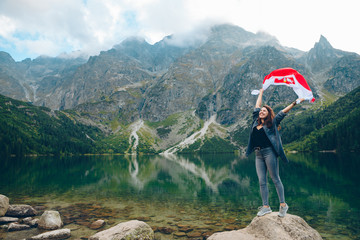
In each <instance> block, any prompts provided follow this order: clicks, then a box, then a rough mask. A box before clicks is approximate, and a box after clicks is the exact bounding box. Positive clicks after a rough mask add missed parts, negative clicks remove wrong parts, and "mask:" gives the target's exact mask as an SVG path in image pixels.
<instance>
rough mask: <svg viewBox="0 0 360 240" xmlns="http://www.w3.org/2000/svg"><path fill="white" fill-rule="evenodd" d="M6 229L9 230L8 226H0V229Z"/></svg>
mask: <svg viewBox="0 0 360 240" xmlns="http://www.w3.org/2000/svg"><path fill="white" fill-rule="evenodd" d="M8 228H9V225H0V229H8ZM0 239H1V238H0Z"/></svg>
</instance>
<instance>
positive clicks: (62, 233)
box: [26, 228, 71, 240]
mask: <svg viewBox="0 0 360 240" xmlns="http://www.w3.org/2000/svg"><path fill="white" fill-rule="evenodd" d="M69 237H71V232H70V229H67V228H64V229H58V230H54V231H50V232H45V233H42V234H39V235H36V236H34V237H31V238H27V239H26V240H52V239H54V240H55V239H56V240H58V239H66V238H69Z"/></svg>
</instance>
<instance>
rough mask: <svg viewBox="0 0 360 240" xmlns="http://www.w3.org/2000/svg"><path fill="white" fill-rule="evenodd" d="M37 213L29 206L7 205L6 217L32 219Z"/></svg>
mask: <svg viewBox="0 0 360 240" xmlns="http://www.w3.org/2000/svg"><path fill="white" fill-rule="evenodd" d="M36 214H37V211H36V210H35V209H34V208H33V207H32V206H30V205H17V204H15V205H9V208H8V210H7V212H6V214H5V215H6V216H9V217H32V216H35V215H36Z"/></svg>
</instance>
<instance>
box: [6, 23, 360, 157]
mask: <svg viewBox="0 0 360 240" xmlns="http://www.w3.org/2000/svg"><path fill="white" fill-rule="evenodd" d="M187 42H188V44H178V43H177V41H176V36H168V37H165V38H164V39H163V40H161V41H160V42H158V43H155V44H153V45H151V44H149V43H147V42H146V41H145V40H144V39H141V38H138V37H132V38H128V39H126V40H124V41H123V42H121V43H120V44H118V45H116V46H114V47H113V48H112V49H110V50H108V51H103V52H101V53H100V54H99V55H97V56H91V57H90V58H88V59H84V58H63V57H56V58H51V57H44V56H41V57H38V58H36V59H34V60H31V59H25V60H23V61H21V62H15V61H14V60H13V59H12V57H11V56H10V55H9V54H8V53H5V52H0V84H1V88H0V94H2V95H5V96H7V97H11V98H14V99H17V100H21V101H25V102H31V103H32V104H33V105H35V106H42V107H47V108H49V109H51V111H58V110H59V111H63V112H65V113H67V114H68V115H69V116H71V118H72V119H73V120H74V121H76V122H78V123H81V124H84V125H87V126H92V127H96V128H98V129H100V130H101V131H102V132H103V133H104V135H105V137H104V138H103V139H102V140H101V141H102V142H104V139H107V140H105V142H107V144H110V142H112V145H111V144H110V145H109V146H108V150H109V151H110V152H111V151H115V152H117V151H118V150H116V149H127V150H126V151H130V149H131V146H133V145H134V144H135V143H136V147H137V151H142V152H162V151H166V150H167V149H169V148H171V147H174V146H175V147H176V151H187V150H191V151H200V152H201V149H203V148H204V146H212V147H207V148H206V149H209V148H213V147H214V146H215V145H219V146H220V145H221V146H223V145H222V144H225V145H226V146H227V147H223V149H229V151H232V150H233V149H236V148H239V147H243V146H244V142H245V140H244V139H246V135H247V134H248V132H247V131H246V129H247V125H248V123H249V117H250V115H251V111H252V108H253V106H254V104H255V100H256V96H252V95H251V94H250V92H251V90H253V89H259V88H260V87H261V84H262V79H263V78H264V77H265V76H266V75H267V74H269V73H270V72H271V71H272V70H275V69H277V68H284V67H291V68H294V69H296V70H298V71H299V72H300V73H301V74H302V75H303V76H304V77H305V78H306V79H307V81H308V83H309V85H310V88H311V89H312V91H313V93H314V95H315V98H316V101H315V104H302V105H301V107H299V108H298V109H295V110H296V111H294V113H296V112H302V111H305V110H307V109H318V108H322V107H324V106H327V105H329V104H331V103H332V102H334V101H335V100H336V99H338V98H339V97H341V96H344V95H346V94H347V93H349V92H351V91H352V90H354V89H356V88H357V87H359V86H360V56H359V55H358V54H356V53H351V52H345V51H341V50H339V49H334V48H333V47H332V46H331V44H330V43H329V42H328V41H327V39H326V38H325V37H324V36H321V37H320V39H319V42H317V43H315V44H314V47H313V48H312V49H311V50H310V51H308V52H303V51H300V50H297V49H294V48H289V47H285V46H282V45H281V44H280V43H279V42H278V41H277V39H276V38H275V37H273V36H271V35H268V34H265V33H257V34H254V33H251V32H248V31H246V30H244V29H242V28H241V27H238V26H234V25H227V24H224V25H215V26H213V27H211V29H210V30H209V33H208V36H207V38H206V39H203V40H199V41H191V40H188V41H187ZM187 42H186V41H185V43H187ZM294 99H296V95H295V93H293V92H292V91H290V89H289V88H287V87H276V88H273V87H270V88H269V89H267V90H266V91H265V95H264V102H266V103H267V104H269V105H271V106H273V107H274V108H275V109H281V107H283V106H285V105H287V104H289V103H290V102H292V101H293V100H294ZM204 127H205V129H204ZM204 131H205V133H204ZM203 133H204V134H203ZM193 134H197V136H196V135H195V136H192V135H193ZM241 139H242V140H241ZM136 140H138V142H137V141H136ZM116 141H118V142H119V144H120V145H121V144H125V145H126V146H127V147H124V146H123V147H120V148H118V147H119V146H114V144H115V145H116ZM211 143H213V144H211ZM214 143H216V144H215V145H214ZM186 149H187V150H186ZM103 151H105V150H103Z"/></svg>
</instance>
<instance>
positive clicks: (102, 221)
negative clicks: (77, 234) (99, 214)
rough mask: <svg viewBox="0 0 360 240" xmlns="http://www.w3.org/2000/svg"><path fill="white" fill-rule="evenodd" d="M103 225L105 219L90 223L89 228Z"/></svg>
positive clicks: (97, 227)
mask: <svg viewBox="0 0 360 240" xmlns="http://www.w3.org/2000/svg"><path fill="white" fill-rule="evenodd" d="M103 226H105V221H104V220H97V221H95V222H93V223H92V224H91V225H90V228H91V229H99V228H102V227H103Z"/></svg>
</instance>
